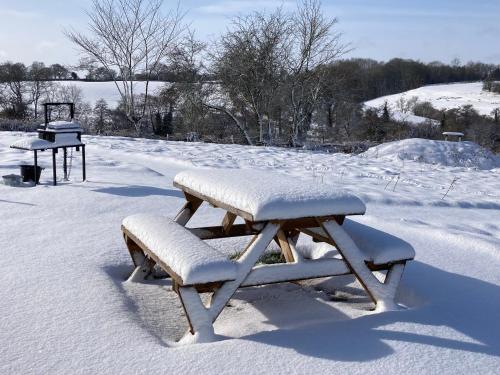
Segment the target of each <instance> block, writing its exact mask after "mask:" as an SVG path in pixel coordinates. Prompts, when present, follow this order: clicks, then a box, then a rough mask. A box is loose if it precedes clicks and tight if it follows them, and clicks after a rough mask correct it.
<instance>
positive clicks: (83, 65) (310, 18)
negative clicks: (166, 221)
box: [0, 0, 500, 146]
mask: <svg viewBox="0 0 500 375" xmlns="http://www.w3.org/2000/svg"><path fill="white" fill-rule="evenodd" d="M163 9H164V8H163V1H162V0H102V1H97V0H94V1H93V2H92V6H91V9H90V10H89V12H88V14H89V26H90V28H89V29H90V30H91V31H90V32H82V31H77V30H73V29H69V30H66V31H65V33H66V35H67V37H68V38H69V39H70V40H71V41H72V42H73V43H75V45H76V46H77V47H79V48H80V50H81V51H82V52H83V54H84V55H85V58H84V59H82V60H81V61H80V63H79V68H80V69H86V72H87V74H86V77H87V78H89V79H95V80H102V79H104V78H105V80H112V81H113V82H115V85H116V89H117V91H118V92H119V93H120V97H121V103H120V105H119V106H118V108H116V109H109V108H108V106H107V104H106V103H105V101H99V103H96V105H95V106H94V108H93V109H92V111H83V113H85V115H86V116H88V115H89V114H92V116H91V118H89V119H88V121H89V123H91V124H94V125H92V126H89V127H90V129H89V130H90V131H93V132H96V133H101V134H114V133H120V134H133V135H141V136H148V135H152V134H154V135H157V136H169V137H170V138H174V139H191V140H195V139H199V140H207V141H217V142H229V141H230V142H239V143H246V144H269V145H292V146H300V145H304V144H306V143H346V142H359V141H364V140H368V141H374V142H380V141H384V140H389V139H396V138H401V137H407V136H425V137H437V136H438V134H439V131H438V130H439V129H436V128H435V127H433V126H432V124H429V126H421V127H420V128H419V129H416V128H414V127H407V126H406V127H405V126H404V124H400V123H398V122H397V121H394V120H393V119H392V118H391V116H390V115H389V113H388V111H385V112H384V111H383V110H382V109H380V110H378V111H377V110H376V111H367V110H365V109H364V108H363V102H364V101H366V100H369V99H373V98H376V97H380V96H384V95H389V94H394V93H398V92H402V91H406V90H410V89H414V88H417V87H420V86H422V85H427V84H437V83H450V82H464V81H480V80H482V81H485V82H491V83H492V84H491V88H492V91H493V87H496V86H495V85H496V83H495V82H496V81H500V66H499V65H493V64H483V63H480V62H471V63H467V64H462V63H460V62H459V61H458V60H455V61H453V62H452V63H450V64H444V63H441V62H431V63H423V62H420V61H414V60H409V59H399V58H396V59H392V60H390V61H388V62H378V61H375V60H371V59H359V58H358V59H346V58H345V56H346V53H347V52H349V51H350V45H349V43H347V42H345V37H344V35H342V34H341V33H340V32H339V30H338V21H337V19H335V18H329V17H327V16H326V15H325V13H324V12H323V9H322V6H321V3H320V1H319V0H301V1H299V3H298V6H297V9H296V10H295V11H290V12H286V11H284V10H283V8H277V9H276V10H274V11H272V12H253V13H250V14H246V15H240V16H236V17H234V18H233V19H232V20H231V23H230V25H229V27H228V28H227V30H226V31H225V32H224V33H223V34H222V35H221V36H220V37H219V38H217V40H215V41H214V42H213V43H210V44H208V45H207V44H206V43H203V42H201V41H199V40H197V38H196V36H195V32H194V31H193V30H190V29H189V28H188V27H187V26H186V25H185V24H184V23H183V13H182V12H181V11H180V10H179V9H173V10H171V11H169V12H167V13H164V12H163ZM4 65H6V66H14V65H16V64H12V63H7V64H4ZM17 65H19V64H17ZM19 67H20V68H22V64H20V65H19ZM0 70H2V71H3V69H0ZM19 70H20V71H21V72H24V76H23V75H22V74H19V75H17V76H14V75H10V76H9V74H7V75H4V74H3V73H2V74H0V88H1V91H0V97H1V98H2V99H0V105H1V108H0V109H1V110H2V112H1V115H2V116H16V118H26V117H29V116H35V118H36V110H35V113H31V112H30V111H29V110H26V108H27V107H26V106H25V107H23V106H21V105H20V103H21V97H22V95H19V91H22V90H17V89H16V87H20V86H23V83H22V82H25V83H24V85H28V86H29V85H33V82H43V80H41V79H38V80H37V79H35V78H34V76H33V75H30V73H31V70H32V68H31V67H29V68H26V69H24V70H23V69H19ZM5 71H6V72H9V71H10V70H9V69H5ZM67 71H68V72H69V69H67ZM75 74H76V73H75ZM70 75H71V73H70ZM73 78H75V77H74V76H73ZM136 80H142V81H144V82H145V84H146V90H145V92H144V93H137V92H135V91H134V81H136ZM155 80H169V81H170V82H169V83H166V84H165V86H164V87H163V89H162V90H160V91H159V92H151V90H150V89H149V82H150V81H155ZM16 90H17V94H16ZM27 91H29V90H27ZM33 98H34V97H33V96H30V97H27V98H26V99H24V100H25V102H26V103H29V102H30V100H32V102H33V103H34V101H35V100H34V99H33ZM2 103H4V104H2ZM13 103H14V104H15V103H17V105H18V106H17V107H16V105H14V104H13ZM419 105H420V107H422V103H419ZM28 107H29V106H28ZM423 107H426V108H427V111H428V112H432V113H434V112H433V109H430V108H429V105H428V103H424V104H423ZM23 108H24V109H25V110H24V111H23ZM418 109H419V108H417V111H418ZM420 109H421V108H420ZM434 115H435V117H436V116H437V117H439V121H442V122H443V123H445V122H446V121H447V120H446V119H445V120H444V121H443V120H442V116H443V115H442V114H440V115H436V114H435V113H434ZM96 119H98V120H97V121H96ZM485 121H489V120H488V119H485ZM492 121H493V120H492ZM493 138H495V137H493Z"/></svg>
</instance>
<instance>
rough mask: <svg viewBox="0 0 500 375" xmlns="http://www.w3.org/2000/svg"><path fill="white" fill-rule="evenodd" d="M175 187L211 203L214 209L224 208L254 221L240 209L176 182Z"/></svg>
mask: <svg viewBox="0 0 500 375" xmlns="http://www.w3.org/2000/svg"><path fill="white" fill-rule="evenodd" d="M173 185H174V186H175V187H177V188H179V189H181V190H182V191H184V193H185V194H186V193H187V194H189V195H192V196H194V197H197V198H199V199H201V200H203V201H205V202H208V203H210V204H211V205H212V206H214V207H218V208H222V209H224V210H226V211H229V212H232V213H233V214H235V215H236V216H240V217H242V218H243V219H246V220H249V221H254V219H253V216H252V215H251V214H250V213H248V212H245V211H243V210H240V209H238V208H235V207H233V206H230V205H228V204H226V203H223V202H219V201H217V200H215V199H213V198H211V197H208V196H206V195H203V194H201V193H199V192H197V191H194V190H192V189H190V188H188V187H186V186H183V185H181V184H179V183H177V182H175V181H174V183H173Z"/></svg>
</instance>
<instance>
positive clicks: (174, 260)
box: [122, 214, 237, 285]
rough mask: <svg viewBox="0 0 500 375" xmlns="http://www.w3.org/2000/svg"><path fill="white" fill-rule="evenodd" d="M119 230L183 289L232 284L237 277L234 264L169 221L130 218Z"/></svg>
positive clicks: (141, 216)
mask: <svg viewBox="0 0 500 375" xmlns="http://www.w3.org/2000/svg"><path fill="white" fill-rule="evenodd" d="M122 228H124V229H126V230H127V231H128V232H129V233H130V234H131V235H133V236H134V237H135V238H136V239H137V240H138V241H139V242H140V243H142V245H144V246H145V247H146V248H147V249H148V250H149V251H150V252H152V253H153V254H154V255H156V257H158V259H159V260H160V261H161V262H162V263H164V264H165V265H166V266H168V267H169V268H170V269H171V270H172V271H173V272H174V273H175V274H176V275H177V276H179V277H180V278H181V279H182V284H183V285H195V284H207V283H211V282H219V281H227V280H234V279H235V278H236V276H237V264H236V263H235V262H233V261H231V260H229V259H228V258H227V257H226V256H225V255H223V254H221V253H219V252H218V251H217V250H215V249H214V248H213V247H211V246H209V245H208V244H207V243H205V242H204V241H202V240H200V239H199V238H198V237H196V236H195V235H194V234H192V233H191V232H189V231H188V230H187V229H186V228H184V227H183V226H181V225H179V224H177V223H175V222H174V221H172V220H170V219H169V218H166V217H164V216H160V215H151V214H137V215H132V216H129V217H127V218H125V219H124V220H123V222H122ZM137 245H139V246H141V245H140V244H137ZM141 247H142V246H141ZM143 250H144V249H143Z"/></svg>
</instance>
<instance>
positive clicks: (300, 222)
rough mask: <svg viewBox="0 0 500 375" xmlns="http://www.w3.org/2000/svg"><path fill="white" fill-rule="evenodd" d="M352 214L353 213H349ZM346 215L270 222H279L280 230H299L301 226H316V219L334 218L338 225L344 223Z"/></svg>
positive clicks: (326, 219)
mask: <svg viewBox="0 0 500 375" xmlns="http://www.w3.org/2000/svg"><path fill="white" fill-rule="evenodd" d="M349 215H354V214H349ZM345 216H346V215H334V216H322V217H319V218H317V217H303V218H299V219H287V220H272V222H277V223H279V224H280V227H281V229H282V230H284V231H287V230H294V229H297V230H300V229H302V228H313V227H317V226H318V219H319V220H321V221H328V220H335V221H336V222H337V223H339V225H342V224H343V223H344V219H345Z"/></svg>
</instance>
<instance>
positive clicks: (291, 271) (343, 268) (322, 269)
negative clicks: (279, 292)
mask: <svg viewBox="0 0 500 375" xmlns="http://www.w3.org/2000/svg"><path fill="white" fill-rule="evenodd" d="M349 274H351V270H350V269H349V267H348V266H347V264H346V263H345V262H344V261H343V260H341V259H334V258H325V259H315V260H304V261H303V262H302V263H278V264H268V265H261V266H257V267H254V268H253V269H252V271H251V272H250V273H249V274H248V276H247V277H246V278H245V280H244V281H243V282H242V283H241V287H248V286H256V285H266V284H274V283H283V282H290V281H299V280H309V279H318V278H321V277H330V276H340V275H349Z"/></svg>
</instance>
